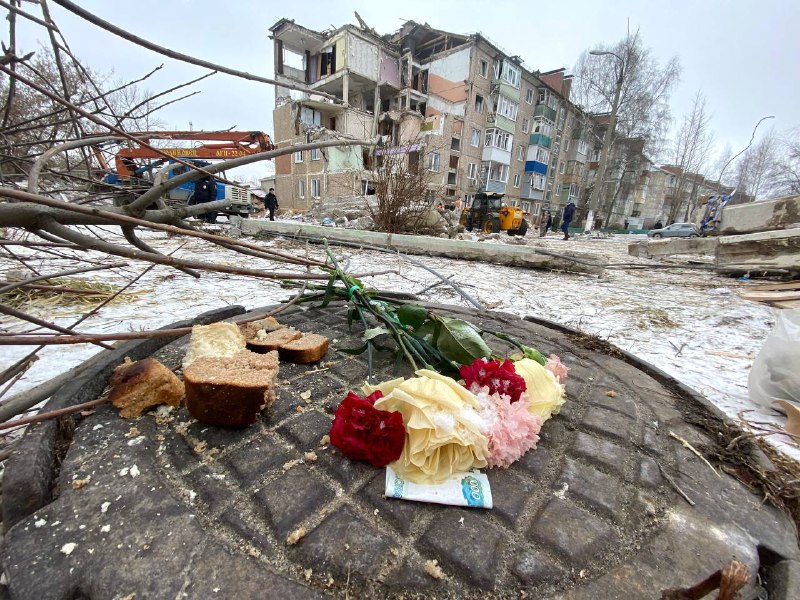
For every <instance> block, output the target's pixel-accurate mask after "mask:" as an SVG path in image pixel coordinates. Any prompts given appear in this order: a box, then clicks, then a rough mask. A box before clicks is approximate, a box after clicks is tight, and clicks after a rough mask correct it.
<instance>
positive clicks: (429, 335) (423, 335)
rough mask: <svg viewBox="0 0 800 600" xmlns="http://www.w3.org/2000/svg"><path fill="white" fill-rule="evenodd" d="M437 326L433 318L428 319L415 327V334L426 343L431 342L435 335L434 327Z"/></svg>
mask: <svg viewBox="0 0 800 600" xmlns="http://www.w3.org/2000/svg"><path fill="white" fill-rule="evenodd" d="M438 327H439V323H438V322H436V321H434V320H433V319H428V320H427V321H425V322H424V323H423V324H422V325H420V326H419V327H418V328H417V330H416V332H415V334H416V336H417V337H418V338H420V339H423V340H425V341H426V342H428V343H433V339H434V338H435V337H436V329H437V328H438Z"/></svg>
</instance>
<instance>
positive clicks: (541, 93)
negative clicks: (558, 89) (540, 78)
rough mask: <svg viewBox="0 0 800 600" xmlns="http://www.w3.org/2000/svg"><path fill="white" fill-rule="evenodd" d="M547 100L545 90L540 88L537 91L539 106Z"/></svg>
mask: <svg viewBox="0 0 800 600" xmlns="http://www.w3.org/2000/svg"><path fill="white" fill-rule="evenodd" d="M546 99H547V90H546V89H544V88H542V89H541V90H539V104H542V103H543V102H544V101H545V100H546Z"/></svg>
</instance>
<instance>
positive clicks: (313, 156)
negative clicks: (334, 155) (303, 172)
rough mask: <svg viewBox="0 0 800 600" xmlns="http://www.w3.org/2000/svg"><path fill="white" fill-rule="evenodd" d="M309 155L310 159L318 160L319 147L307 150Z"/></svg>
mask: <svg viewBox="0 0 800 600" xmlns="http://www.w3.org/2000/svg"><path fill="white" fill-rule="evenodd" d="M309 155H310V157H311V160H320V159H321V158H322V152H320V149H319V148H312V149H311V150H310V151H309Z"/></svg>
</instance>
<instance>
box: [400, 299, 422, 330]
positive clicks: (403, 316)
mask: <svg viewBox="0 0 800 600" xmlns="http://www.w3.org/2000/svg"><path fill="white" fill-rule="evenodd" d="M397 318H398V319H400V322H401V323H402V324H403V325H407V326H409V327H413V328H414V329H418V328H419V327H420V326H422V324H423V323H424V322H425V319H427V318H428V309H427V308H423V307H422V306H417V305H415V304H403V305H401V306H400V308H398V309H397Z"/></svg>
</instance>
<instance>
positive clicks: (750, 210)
mask: <svg viewBox="0 0 800 600" xmlns="http://www.w3.org/2000/svg"><path fill="white" fill-rule="evenodd" d="M793 227H800V195H797V196H787V197H785V198H775V199H774V200H760V201H758V202H748V203H747V204H736V205H734V206H726V207H725V208H724V209H723V210H722V221H721V222H720V234H721V235H735V234H740V233H754V232H758V231H772V230H775V229H790V228H793Z"/></svg>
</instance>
